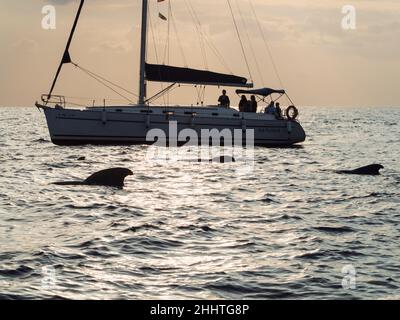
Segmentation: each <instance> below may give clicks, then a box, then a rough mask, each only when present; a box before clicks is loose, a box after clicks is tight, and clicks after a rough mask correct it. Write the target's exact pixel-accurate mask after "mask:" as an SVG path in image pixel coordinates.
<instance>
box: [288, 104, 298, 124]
mask: <svg viewBox="0 0 400 320" xmlns="http://www.w3.org/2000/svg"><path fill="white" fill-rule="evenodd" d="M298 116H299V110H297V108H296V107H295V106H290V107H288V108H287V109H286V117H287V118H288V119H289V120H292V121H293V120H296V119H297V117H298Z"/></svg>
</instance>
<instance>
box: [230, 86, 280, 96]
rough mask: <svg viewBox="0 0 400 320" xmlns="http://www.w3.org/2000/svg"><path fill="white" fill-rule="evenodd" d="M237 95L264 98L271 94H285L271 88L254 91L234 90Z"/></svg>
mask: <svg viewBox="0 0 400 320" xmlns="http://www.w3.org/2000/svg"><path fill="white" fill-rule="evenodd" d="M236 93H237V94H255V95H257V96H264V97H268V96H269V95H271V94H273V93H279V94H285V93H286V92H285V90H275V89H271V88H262V89H255V90H236Z"/></svg>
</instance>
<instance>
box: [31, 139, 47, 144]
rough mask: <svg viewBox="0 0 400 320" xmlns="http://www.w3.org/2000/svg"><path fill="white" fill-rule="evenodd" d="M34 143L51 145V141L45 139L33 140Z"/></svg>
mask: <svg viewBox="0 0 400 320" xmlns="http://www.w3.org/2000/svg"><path fill="white" fill-rule="evenodd" d="M32 142H33V143H51V141H50V140H47V139H44V138H39V139H35V140H32Z"/></svg>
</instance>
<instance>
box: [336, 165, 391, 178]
mask: <svg viewBox="0 0 400 320" xmlns="http://www.w3.org/2000/svg"><path fill="white" fill-rule="evenodd" d="M381 169H384V166H382V165H381V164H371V165H369V166H365V167H362V168H358V169H355V170H339V171H336V172H337V173H341V174H358V175H370V176H378V175H380V172H379V171H380V170H381Z"/></svg>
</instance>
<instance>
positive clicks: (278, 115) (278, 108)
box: [275, 102, 282, 119]
mask: <svg viewBox="0 0 400 320" xmlns="http://www.w3.org/2000/svg"><path fill="white" fill-rule="evenodd" d="M275 109H276V111H275V116H276V118H277V119H282V109H281V105H280V103H279V102H277V103H276V107H275Z"/></svg>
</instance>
